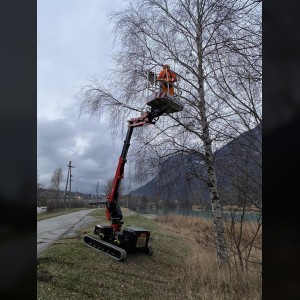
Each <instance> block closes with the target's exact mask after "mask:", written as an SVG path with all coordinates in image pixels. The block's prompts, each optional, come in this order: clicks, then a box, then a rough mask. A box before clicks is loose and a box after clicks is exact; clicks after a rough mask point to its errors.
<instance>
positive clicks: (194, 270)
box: [158, 216, 261, 300]
mask: <svg viewBox="0 0 300 300" xmlns="http://www.w3.org/2000/svg"><path fill="white" fill-rule="evenodd" d="M158 221H159V222H160V223H161V224H162V226H163V227H164V228H166V229H167V230H170V231H174V232H176V233H177V234H179V235H184V236H185V237H186V239H187V241H188V242H189V245H190V248H191V255H190V256H189V257H188V259H187V260H186V261H185V264H184V266H183V270H182V271H183V272H182V277H181V285H182V286H184V287H185V289H186V299H203V300H204V299H230V300H234V299H245V300H246V299H261V265H259V264H253V265H250V266H248V269H244V270H241V268H240V266H239V265H236V264H235V262H236V258H235V257H234V256H233V255H232V254H231V257H230V266H226V267H224V268H222V269H220V268H219V266H218V264H217V260H216V251H215V247H214V226H213V222H212V220H209V219H201V218H199V217H186V216H164V217H160V218H159V219H158ZM244 225H245V226H246V227H247V228H248V230H246V231H245V232H247V236H246V237H245V240H247V239H249V238H250V235H249V232H251V230H250V229H253V224H251V222H248V223H245V224H244ZM236 226H239V225H238V224H237V225H236ZM260 255H261V251H259V250H258V249H256V248H253V250H252V256H260Z"/></svg>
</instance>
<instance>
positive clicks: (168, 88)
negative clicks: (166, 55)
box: [157, 64, 177, 96]
mask: <svg viewBox="0 0 300 300" xmlns="http://www.w3.org/2000/svg"><path fill="white" fill-rule="evenodd" d="M157 80H158V81H160V84H161V90H162V91H163V92H164V93H169V94H170V95H171V96H174V85H173V84H174V82H176V81H177V78H176V73H175V72H173V71H171V70H170V66H169V65H167V64H165V65H164V66H163V69H162V70H161V71H160V73H159V74H158V76H157Z"/></svg>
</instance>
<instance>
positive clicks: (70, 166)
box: [68, 161, 75, 210]
mask: <svg viewBox="0 0 300 300" xmlns="http://www.w3.org/2000/svg"><path fill="white" fill-rule="evenodd" d="M68 167H69V172H68V173H69V174H70V185H69V210H70V209H71V190H72V188H71V186H72V183H71V182H72V177H73V175H72V174H71V170H72V169H71V168H75V167H74V166H72V164H71V161H70V162H69V165H68Z"/></svg>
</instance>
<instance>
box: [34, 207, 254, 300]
mask: <svg viewBox="0 0 300 300" xmlns="http://www.w3.org/2000/svg"><path fill="white" fill-rule="evenodd" d="M93 216H94V217H96V218H97V219H98V220H99V223H105V217H104V210H101V209H100V210H96V211H94V212H93ZM124 221H125V224H124V225H125V226H131V225H132V226H139V227H144V228H147V229H149V230H150V231H151V241H150V244H151V246H152V248H153V250H154V254H153V256H147V255H144V254H134V255H133V254H128V255H127V259H126V261H125V262H118V261H115V260H113V259H111V258H110V257H107V256H106V255H103V254H101V253H99V252H97V251H96V250H93V249H91V248H89V247H87V246H85V245H84V244H83V242H82V240H83V236H84V235H85V234H90V235H93V230H94V225H93V226H91V227H88V228H85V229H84V230H81V231H79V232H78V233H77V236H75V237H72V238H65V239H60V240H58V241H57V242H56V243H54V244H53V245H50V246H49V248H47V249H46V250H45V251H44V252H43V253H42V254H41V255H40V256H39V257H38V261H37V264H38V266H37V272H38V273H37V295H38V299H39V300H42V299H53V300H54V299H55V300H56V299H133V300H134V299H138V300H139V299H153V300H154V299H158V300H159V299H170V300H172V299H230V300H234V299H251V300H252V299H260V286H259V279H257V278H256V277H255V276H257V274H256V275H252V280H251V282H250V283H249V284H248V285H246V286H245V287H243V286H241V283H236V282H232V281H234V280H235V279H234V278H233V277H231V276H229V275H228V273H227V272H226V271H225V270H219V268H218V265H217V263H216V257H215V253H214V251H212V250H211V249H206V247H205V246H204V245H200V244H199V243H198V242H197V241H196V240H195V237H194V236H193V234H187V232H188V228H186V229H183V228H179V227H177V228H176V226H173V225H172V222H166V220H161V221H155V220H149V219H146V218H144V217H142V216H139V215H133V216H128V217H125V218H124ZM256 279H257V280H256ZM256 282H257V283H256Z"/></svg>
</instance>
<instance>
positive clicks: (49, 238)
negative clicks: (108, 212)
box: [37, 208, 96, 254]
mask: <svg viewBox="0 0 300 300" xmlns="http://www.w3.org/2000/svg"><path fill="white" fill-rule="evenodd" d="M93 210H95V208H94V209H89V210H81V211H78V212H74V213H70V214H65V215H61V216H58V217H53V218H50V219H47V220H43V221H39V222H37V254H39V253H41V252H42V251H43V250H44V249H46V247H47V246H49V245H50V244H51V243H53V242H54V241H55V240H56V239H58V238H60V237H62V236H72V235H74V234H75V232H76V230H78V229H80V228H81V227H82V226H86V225H87V224H90V223H92V222H95V221H96V219H95V218H94V217H92V216H87V214H89V213H90V212H91V211H93Z"/></svg>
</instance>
